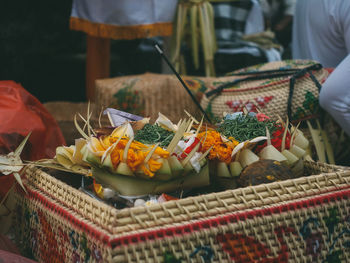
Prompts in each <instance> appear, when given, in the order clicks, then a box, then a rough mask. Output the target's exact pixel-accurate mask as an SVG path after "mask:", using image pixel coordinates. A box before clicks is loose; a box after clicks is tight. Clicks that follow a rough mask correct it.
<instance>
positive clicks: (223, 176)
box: [55, 111, 309, 204]
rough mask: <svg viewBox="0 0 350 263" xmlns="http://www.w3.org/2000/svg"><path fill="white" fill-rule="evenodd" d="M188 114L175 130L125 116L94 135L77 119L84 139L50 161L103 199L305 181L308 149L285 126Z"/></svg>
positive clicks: (252, 118)
mask: <svg viewBox="0 0 350 263" xmlns="http://www.w3.org/2000/svg"><path fill="white" fill-rule="evenodd" d="M118 112H119V111H118ZM187 115H188V118H186V119H182V120H180V121H179V123H177V124H173V123H172V122H171V121H170V120H169V119H168V118H167V117H166V116H164V115H163V114H161V113H159V118H158V119H157V120H156V121H155V122H154V123H153V124H151V123H149V119H147V118H142V117H139V116H136V117H135V118H134V117H133V116H132V115H131V114H127V113H122V115H121V116H127V117H128V119H127V120H125V121H124V122H123V121H122V120H121V119H120V118H121V117H120V116H119V117H118V119H117V120H116V121H115V122H113V120H112V121H111V124H112V125H113V124H114V123H116V122H118V124H119V126H118V127H115V128H113V129H111V128H109V127H100V128H98V129H93V128H92V127H90V125H89V124H88V120H86V125H85V127H84V128H81V127H80V126H79V125H78V123H77V121H76V120H75V123H76V126H77V129H78V130H79V131H80V133H81V135H82V137H83V138H80V139H77V140H76V141H75V145H72V146H69V147H64V146H62V147H58V148H57V150H56V157H55V160H56V162H57V163H58V164H60V165H61V166H63V167H65V169H68V170H71V171H74V172H77V173H82V174H85V175H88V176H92V178H93V179H94V184H93V189H94V191H95V193H96V194H97V195H98V196H99V197H100V198H102V199H105V198H111V197H112V196H113V195H118V196H122V197H128V198H139V197H140V196H145V195H156V194H164V193H171V192H174V191H183V190H185V189H193V188H198V187H204V186H208V185H209V184H210V176H211V177H212V178H211V179H212V180H211V182H212V183H214V184H215V183H216V182H218V183H219V185H221V186H223V187H224V188H230V189H232V188H236V187H237V186H240V187H245V186H249V185H255V184H259V183H268V182H274V181H278V180H284V179H288V178H294V177H297V176H300V175H302V174H303V158H305V156H307V152H308V146H309V144H308V141H307V139H306V138H305V137H304V136H303V134H302V132H301V131H299V130H298V128H297V127H293V126H292V127H291V128H290V127H289V126H290V125H289V123H288V120H287V122H283V121H282V119H280V120H279V121H277V122H276V121H272V120H270V118H269V117H268V116H266V115H264V114H261V113H258V114H255V113H248V114H245V113H243V112H237V113H233V114H227V115H225V116H224V118H223V120H222V121H221V122H220V123H218V124H216V125H208V124H205V123H203V119H202V120H201V121H200V122H199V121H197V120H195V119H194V118H193V117H192V116H191V115H189V114H188V113H187ZM109 117H110V119H112V117H111V116H109ZM84 120H85V119H84ZM209 168H210V169H209ZM209 171H210V172H209ZM153 199H154V198H153ZM144 203H145V204H147V203H149V202H147V201H145V202H144ZM151 203H153V202H151Z"/></svg>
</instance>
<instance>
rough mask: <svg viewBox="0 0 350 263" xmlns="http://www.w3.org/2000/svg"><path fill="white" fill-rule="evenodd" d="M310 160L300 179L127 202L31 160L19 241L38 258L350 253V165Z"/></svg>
mask: <svg viewBox="0 0 350 263" xmlns="http://www.w3.org/2000/svg"><path fill="white" fill-rule="evenodd" d="M306 167H307V170H308V174H309V176H305V177H301V178H298V179H293V180H287V181H280V182H275V183H271V184H265V185H258V186H253V187H246V188H239V189H236V190H228V191H224V192H217V193H210V194H206V195H200V196H194V197H189V198H183V199H180V200H176V201H168V202H165V203H161V204H155V205H151V206H146V207H134V208H126V209H122V210H118V209H115V208H113V207H112V206H109V205H107V204H104V203H102V202H100V201H98V200H96V199H94V198H91V197H90V196H88V195H86V194H84V193H82V192H80V191H79V190H77V189H76V188H74V187H72V186H69V185H67V184H65V183H63V182H62V181H61V180H58V179H57V178H55V177H54V176H52V175H50V172H44V171H43V170H40V169H38V168H35V167H29V168H28V169H26V172H25V178H24V181H25V185H26V188H27V192H28V194H24V193H23V192H22V191H21V189H20V188H17V189H16V191H15V196H16V200H17V206H16V210H15V215H16V218H15V219H16V220H15V222H16V226H17V227H16V230H17V241H18V243H19V245H20V247H21V248H23V249H24V250H25V251H26V252H27V253H28V254H31V255H32V256H33V257H34V258H36V259H37V260H38V261H39V262H349V261H350V257H349V256H350V253H349V240H350V239H349V238H350V228H349V227H350V200H349V197H350V171H348V170H346V169H345V168H344V167H338V166H331V165H325V164H321V163H314V162H307V163H306ZM310 174H311V175H310ZM71 176H74V175H71Z"/></svg>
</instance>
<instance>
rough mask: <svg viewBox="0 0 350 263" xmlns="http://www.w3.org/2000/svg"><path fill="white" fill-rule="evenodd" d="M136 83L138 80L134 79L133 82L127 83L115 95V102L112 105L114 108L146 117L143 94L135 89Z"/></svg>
mask: <svg viewBox="0 0 350 263" xmlns="http://www.w3.org/2000/svg"><path fill="white" fill-rule="evenodd" d="M136 81H137V79H134V80H132V81H131V82H128V83H125V86H124V87H123V88H121V89H120V90H118V92H117V93H115V94H114V95H113V97H114V99H115V100H114V102H113V103H112V105H111V107H112V108H115V109H119V110H122V111H126V112H130V113H133V114H136V115H140V116H143V115H144V113H145V112H144V111H145V107H144V103H143V101H142V97H141V94H140V93H139V91H138V90H134V89H133V87H134V85H135V83H136Z"/></svg>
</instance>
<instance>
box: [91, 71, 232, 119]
mask: <svg viewBox="0 0 350 263" xmlns="http://www.w3.org/2000/svg"><path fill="white" fill-rule="evenodd" d="M230 79H232V77H223V78H220V79H219V81H226V80H230ZM183 80H184V82H185V83H186V85H187V86H188V88H189V89H190V91H191V92H192V93H193V94H194V95H195V97H196V98H197V99H198V101H200V100H201V98H202V96H203V94H204V93H205V92H206V91H207V89H208V88H209V87H210V86H211V85H212V83H215V81H216V80H217V78H210V77H190V76H184V77H183ZM96 105H97V108H98V109H100V108H106V107H114V108H116V109H118V110H122V111H126V112H130V113H134V114H137V115H143V116H148V117H151V119H152V120H155V119H157V117H158V112H161V113H163V114H166V116H167V117H168V118H169V119H171V120H172V121H174V122H177V121H178V120H179V119H181V117H182V116H183V114H184V109H186V110H187V111H188V112H189V113H191V114H192V115H193V116H195V117H198V118H199V119H200V117H201V115H200V111H199V110H198V109H197V107H196V105H195V104H194V103H193V101H192V99H191V97H190V96H189V94H188V93H187V92H186V90H185V89H184V88H183V86H182V85H181V83H180V82H179V80H178V79H177V78H176V77H175V76H174V75H166V74H153V73H146V74H141V75H134V76H124V77H116V78H111V79H99V80H96Z"/></svg>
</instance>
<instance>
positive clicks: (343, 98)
mask: <svg viewBox="0 0 350 263" xmlns="http://www.w3.org/2000/svg"><path fill="white" fill-rule="evenodd" d="M319 102H320V105H321V107H322V108H323V109H324V110H325V111H327V112H328V113H329V114H330V115H331V116H332V117H333V118H334V120H335V121H336V122H337V123H338V124H339V125H340V127H342V128H343V130H344V131H345V132H346V133H347V134H348V135H349V136H350V54H349V55H347V57H346V58H345V59H344V60H343V61H342V62H341V63H340V64H339V65H338V66H337V67H336V68H335V70H334V71H333V72H332V74H331V75H330V76H329V77H328V79H327V80H326V82H325V83H324V84H323V85H322V89H321V92H320V96H319Z"/></svg>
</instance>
